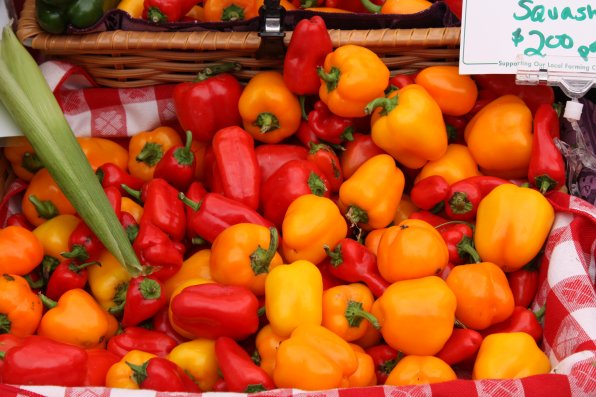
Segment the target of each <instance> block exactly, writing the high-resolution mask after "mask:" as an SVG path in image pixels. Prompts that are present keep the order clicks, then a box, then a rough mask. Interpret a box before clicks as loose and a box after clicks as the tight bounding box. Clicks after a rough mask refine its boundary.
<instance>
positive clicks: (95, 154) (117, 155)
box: [77, 137, 128, 171]
mask: <svg viewBox="0 0 596 397" xmlns="http://www.w3.org/2000/svg"><path fill="white" fill-rule="evenodd" d="M77 142H79V145H80V146H81V149H82V150H83V153H85V156H86V157H87V160H89V164H91V168H93V171H95V170H97V168H99V167H100V166H101V165H103V164H105V163H114V164H116V165H117V166H118V167H119V168H120V169H122V170H125V171H126V170H127V169H128V150H126V149H125V148H124V147H122V146H121V145H120V144H118V143H117V142H115V141H113V140H110V139H105V138H97V137H78V138H77Z"/></svg>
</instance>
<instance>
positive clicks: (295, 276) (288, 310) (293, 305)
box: [265, 260, 323, 337]
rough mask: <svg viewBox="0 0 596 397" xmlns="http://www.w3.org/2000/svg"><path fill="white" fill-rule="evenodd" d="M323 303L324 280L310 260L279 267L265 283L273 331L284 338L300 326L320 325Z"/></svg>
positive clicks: (267, 313) (270, 273)
mask: <svg viewBox="0 0 596 397" xmlns="http://www.w3.org/2000/svg"><path fill="white" fill-rule="evenodd" d="M322 300H323V277H322V276H321V272H320V271H319V269H318V268H317V267H316V266H315V265H313V264H312V263H310V262H308V261H304V260H301V261H296V262H293V263H291V264H289V265H284V266H277V267H276V268H274V269H273V270H271V272H269V275H268V276H267V279H266V280H265V314H266V315H267V319H268V320H269V324H270V325H271V329H272V330H273V332H275V333H276V334H277V335H279V336H281V337H287V336H289V335H290V334H291V333H292V331H294V329H296V328H297V327H298V326H300V325H304V324H314V325H320V324H321V321H322V319H323V303H322Z"/></svg>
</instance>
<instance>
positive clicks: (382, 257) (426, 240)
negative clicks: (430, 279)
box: [377, 219, 449, 282]
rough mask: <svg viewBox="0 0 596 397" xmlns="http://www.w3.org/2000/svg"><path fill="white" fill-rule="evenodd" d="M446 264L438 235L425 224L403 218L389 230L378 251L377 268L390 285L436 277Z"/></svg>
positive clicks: (446, 252)
mask: <svg viewBox="0 0 596 397" xmlns="http://www.w3.org/2000/svg"><path fill="white" fill-rule="evenodd" d="M448 263H449V251H448V249H447V244H446V243H445V240H443V238H442V237H441V234H440V233H439V232H438V231H437V230H436V229H435V228H434V227H433V226H431V225H430V224H429V223H428V222H425V221H422V220H419V219H406V220H405V221H403V222H401V223H400V224H398V225H397V226H391V227H389V228H388V229H387V230H386V231H385V233H383V236H382V237H381V240H380V241H379V247H378V248H377V266H378V268H379V272H380V273H381V276H383V278H384V279H385V280H387V281H389V282H395V281H401V280H409V279H414V278H419V277H426V276H433V275H439V274H441V272H442V271H443V269H445V267H446V266H447V264H448Z"/></svg>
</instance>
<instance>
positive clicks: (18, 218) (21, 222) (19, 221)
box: [4, 150, 306, 230]
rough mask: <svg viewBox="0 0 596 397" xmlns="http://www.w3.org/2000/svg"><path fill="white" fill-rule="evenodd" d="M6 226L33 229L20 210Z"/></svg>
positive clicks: (9, 219)
mask: <svg viewBox="0 0 596 397" xmlns="http://www.w3.org/2000/svg"><path fill="white" fill-rule="evenodd" d="M305 152H306V150H305ZM8 226H20V227H22V228H25V229H27V230H33V229H35V226H33V225H32V224H31V222H29V220H27V217H26V216H25V215H24V214H23V213H22V212H18V213H16V214H12V215H10V216H9V217H8V218H7V219H6V225H5V226H4V227H8Z"/></svg>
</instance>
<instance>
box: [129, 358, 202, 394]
mask: <svg viewBox="0 0 596 397" xmlns="http://www.w3.org/2000/svg"><path fill="white" fill-rule="evenodd" d="M127 365H128V366H129V367H130V368H131V369H132V372H133V374H132V378H133V379H134V380H135V382H136V383H137V384H138V385H139V387H140V388H142V389H150V390H156V391H161V392H199V391H200V390H199V386H197V385H196V384H195V383H194V382H193V381H192V379H191V378H190V376H188V374H187V373H185V372H184V370H182V369H181V368H180V367H179V366H178V365H177V364H176V363H174V362H172V361H170V360H168V359H167V358H163V357H151V358H150V359H149V360H147V361H145V362H144V363H143V364H141V365H137V364H132V363H128V362H127Z"/></svg>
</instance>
